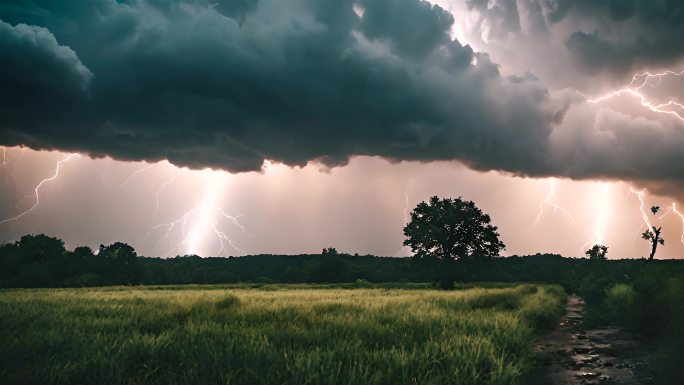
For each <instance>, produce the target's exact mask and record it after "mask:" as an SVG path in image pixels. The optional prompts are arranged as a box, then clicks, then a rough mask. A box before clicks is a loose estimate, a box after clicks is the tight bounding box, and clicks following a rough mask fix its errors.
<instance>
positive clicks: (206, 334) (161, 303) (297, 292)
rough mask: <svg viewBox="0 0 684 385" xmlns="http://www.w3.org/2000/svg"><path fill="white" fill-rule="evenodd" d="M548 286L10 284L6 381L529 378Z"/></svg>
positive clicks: (551, 306) (548, 316)
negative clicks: (536, 328) (57, 286)
mask: <svg viewBox="0 0 684 385" xmlns="http://www.w3.org/2000/svg"><path fill="white" fill-rule="evenodd" d="M563 301H564V293H563V292H562V290H559V289H558V288H554V287H548V286H529V285H523V286H518V287H510V288H502V289H482V288H475V289H468V290H461V291H454V292H443V291H435V290H401V289H394V290H384V289H383V290H379V289H354V290H347V289H316V288H313V289H312V288H310V287H306V286H304V287H283V288H281V289H278V290H266V289H238V290H225V289H218V290H204V287H202V286H197V287H181V288H179V290H173V291H169V290H149V289H144V288H132V289H124V288H111V289H107V288H106V289H95V290H93V289H87V290H86V289H66V290H64V289H62V290H20V291H18V290H9V291H8V290H6V291H2V292H0V373H1V375H2V379H3V380H2V382H3V384H8V385H12V384H24V383H36V384H38V383H40V384H48V385H49V384H84V383H113V384H225V383H236V384H364V385H373V384H416V383H418V384H425V385H430V384H439V385H442V384H472V385H478V384H492V385H494V384H501V385H503V384H520V383H522V378H523V375H524V374H525V372H526V370H527V369H528V368H529V366H530V364H531V362H532V360H531V354H532V349H531V342H532V340H533V338H534V335H535V333H534V325H537V324H538V323H540V321H539V320H547V321H541V323H547V322H551V321H549V320H552V319H555V318H556V317H557V316H558V314H559V312H558V306H557V305H558V304H559V303H563Z"/></svg>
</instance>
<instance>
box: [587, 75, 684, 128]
mask: <svg viewBox="0 0 684 385" xmlns="http://www.w3.org/2000/svg"><path fill="white" fill-rule="evenodd" d="M667 75H670V76H682V75H684V71H680V72H674V71H665V72H659V73H650V72H643V73H640V74H636V75H634V76H633V77H632V81H631V82H630V83H629V84H628V85H627V86H626V87H624V88H621V89H619V90H617V91H613V92H611V93H608V94H606V95H603V96H600V97H598V98H596V99H588V101H589V102H590V103H599V102H602V101H606V100H608V99H611V98H614V97H618V96H622V95H631V96H634V97H636V98H637V99H639V102H640V103H641V105H642V106H644V107H646V108H648V109H649V110H651V111H653V112H658V113H662V114H670V115H672V116H674V117H676V118H677V119H679V120H681V121H682V122H684V104H681V103H678V102H675V101H674V100H668V101H667V102H666V103H654V102H651V101H649V100H648V98H647V96H646V95H644V94H643V93H642V90H643V88H644V87H646V85H649V84H650V85H653V86H657V85H659V84H660V82H661V81H662V79H663V77H665V76H667ZM653 80H655V84H653Z"/></svg>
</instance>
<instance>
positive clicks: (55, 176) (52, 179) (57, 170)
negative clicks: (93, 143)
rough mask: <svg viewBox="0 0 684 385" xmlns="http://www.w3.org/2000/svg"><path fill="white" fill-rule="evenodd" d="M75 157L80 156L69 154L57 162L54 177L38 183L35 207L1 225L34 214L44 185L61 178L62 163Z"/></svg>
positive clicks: (34, 193)
mask: <svg viewBox="0 0 684 385" xmlns="http://www.w3.org/2000/svg"><path fill="white" fill-rule="evenodd" d="M75 157H80V155H78V154H69V156H67V157H66V158H64V159H62V160H60V161H58V162H57V165H56V166H55V173H54V175H52V176H51V177H49V178H45V179H43V180H41V181H40V182H39V183H38V185H36V188H35V189H34V190H33V195H34V196H35V198H36V201H35V203H34V204H33V206H31V207H30V208H29V209H28V210H25V211H23V212H22V213H20V214H19V215H17V216H15V217H12V218H7V219H5V220H2V221H0V225H1V224H3V223H8V222H14V221H16V220H18V219H19V218H21V217H23V216H25V215H27V214H29V213H31V212H32V211H33V210H35V209H36V208H38V207H39V206H40V188H41V187H43V185H44V184H46V183H48V182H52V181H54V180H55V179H57V178H58V177H59V170H60V168H61V167H62V163H64V162H67V161H69V160H70V159H72V158H75ZM4 165H5V153H4V147H3V167H4Z"/></svg>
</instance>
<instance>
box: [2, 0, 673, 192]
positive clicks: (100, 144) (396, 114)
mask: <svg viewBox="0 0 684 385" xmlns="http://www.w3.org/2000/svg"><path fill="white" fill-rule="evenodd" d="M483 4H484V3H482V2H478V3H473V5H472V7H473V9H480V10H481V11H482V12H484V11H485V8H483V7H484V6H483ZM513 4H514V3H513ZM537 5H538V4H537ZM478 7H479V8H478ZM635 7H636V8H635V9H634V10H632V11H630V12H631V13H630V12H628V13H626V14H625V13H619V12H618V13H615V12H613V13H610V12H608V11H605V12H604V11H603V10H595V11H593V12H594V14H596V15H598V16H596V17H597V20H599V18H610V20H611V22H614V23H615V25H618V24H620V23H628V22H634V23H638V24H639V25H640V28H642V29H643V31H644V34H647V35H648V36H651V37H652V39H651V40H650V41H652V46H653V47H656V46H660V45H667V41H665V40H666V39H665V38H664V37H663V36H664V32H663V31H665V30H667V29H668V28H670V29H678V30H679V31H678V32H677V33H679V34H680V35H681V33H682V32H681V27H678V26H675V25H674V24H672V23H669V22H668V23H669V24H668V23H663V24H662V25H659V26H657V27H655V26H651V25H650V24H648V22H650V21H651V18H648V17H646V16H644V17H641V16H637V15H640V13H639V12H640V11H643V9H642V8H644V7H645V6H640V5H637V6H635ZM533 8H534V7H529V9H533ZM535 9H538V10H539V12H542V13H543V15H544V17H545V18H546V19H545V20H546V21H547V23H551V22H555V20H559V21H560V20H565V19H567V18H568V17H570V16H569V15H571V14H572V13H573V12H575V13H578V12H589V11H585V9H589V6H585V5H573V4H565V2H559V3H558V5H557V7H556V8H555V9H552V10H549V9H548V7H546V8H543V7H541V6H538V7H537V8H535ZM486 10H488V11H490V9H489V8H487V9H486ZM512 12H515V15H513V16H515V17H518V16H517V15H518V9H517V8H516V7H514V6H508V7H505V8H502V9H501V10H499V11H497V12H496V13H495V14H493V15H494V16H492V17H494V19H492V20H493V21H492V26H493V27H492V29H491V37H492V38H499V37H500V38H503V37H505V36H506V31H508V30H511V31H514V32H515V31H518V30H520V29H521V28H522V27H521V24H520V22H519V21H518V22H516V19H515V17H510V15H512ZM663 12H664V11H663ZM523 14H524V15H525V17H528V16H529V12H528V11H526V12H525V13H523ZM604 14H605V15H604ZM601 15H603V16H601ZM456 16H457V17H458V15H456ZM520 17H522V16H520ZM0 19H1V20H2V21H3V22H2V24H0V47H1V50H0V63H2V70H1V71H0V84H2V93H1V95H2V96H0V101H1V102H2V103H0V113H1V114H2V118H0V127H2V130H1V131H0V144H2V145H9V146H11V145H27V146H30V147H32V148H34V149H60V150H64V151H79V152H85V153H88V154H90V155H91V156H95V157H98V156H111V157H113V158H116V159H123V160H148V161H156V160H161V159H168V160H169V161H171V162H172V163H174V164H176V165H181V166H190V167H193V168H202V167H214V168H222V169H226V170H229V171H250V170H259V169H261V168H262V165H263V163H264V161H265V160H266V159H268V160H271V161H276V162H282V163H284V164H287V165H304V164H306V163H307V162H310V161H320V162H322V163H323V164H325V165H327V166H338V165H344V164H346V163H347V162H348V161H349V159H350V158H351V157H353V156H357V155H370V156H380V157H383V158H386V159H389V160H392V161H403V160H418V161H434V160H457V161H461V162H463V163H465V164H467V165H468V166H470V167H471V168H474V169H478V170H489V169H496V170H503V171H506V172H511V173H514V174H520V175H532V176H549V175H561V176H570V177H576V178H587V177H608V178H611V177H616V178H617V177H620V178H623V177H624V178H633V179H652V180H658V181H662V180H666V181H667V180H679V179H681V178H683V177H684V170H683V169H682V167H683V166H682V164H684V162H682V155H681V154H682V153H683V151H682V150H683V149H684V136H683V135H684V134H682V129H681V128H682V127H681V124H679V123H678V122H670V121H667V122H664V123H663V122H661V121H660V120H658V117H655V118H654V117H645V118H639V119H640V120H639V119H633V118H632V117H631V116H629V117H623V116H622V115H620V114H621V112H619V111H613V110H605V109H604V108H602V107H599V106H594V105H588V104H587V102H586V98H585V97H584V96H582V95H581V94H578V93H575V92H573V91H572V90H559V91H553V92H552V91H549V90H548V88H547V86H545V85H544V84H542V82H541V81H540V80H539V79H538V78H537V77H536V76H535V75H534V74H532V73H529V72H527V73H522V74H519V75H516V76H502V75H501V71H500V67H499V65H498V64H496V63H494V62H493V61H492V60H491V59H490V57H489V55H487V54H486V53H484V52H475V51H474V50H473V49H472V48H471V47H470V46H468V45H465V44H462V43H461V42H459V41H458V40H456V39H454V38H452V36H451V29H452V26H453V25H454V15H452V14H451V13H449V12H447V11H445V10H444V9H442V8H441V7H439V6H437V5H432V4H430V3H428V2H425V1H418V0H410V1H408V0H407V1H392V0H384V1H381V0H361V1H357V2H352V1H322V2H317V1H288V2H281V1H272V0H266V1H264V0H262V1H259V2H256V1H237V2H235V1H219V2H208V1H207V2H205V1H194V2H190V1H113V0H100V1H88V2H80V1H65V2H54V1H47V0H46V1H34V2H24V1H16V2H9V3H4V4H2V5H0ZM549 20H550V21H549ZM601 20H602V19H601ZM651 27H653V28H651ZM539 28H541V24H540V26H539ZM580 32H581V31H580ZM610 32H611V30H609V29H608V28H606V29H605V30H600V31H598V32H596V33H597V34H596V35H592V34H586V33H585V35H581V36H580V35H572V36H570V37H569V40H568V41H567V48H568V49H570V51H572V52H573V53H574V54H575V55H576V57H577V58H578V60H579V61H581V63H582V64H583V65H585V66H586V67H587V68H588V69H590V70H592V71H594V68H597V70H596V71H600V70H602V69H604V68H610V69H611V70H613V69H614V67H615V66H616V65H617V64H614V63H618V64H620V65H623V66H625V68H620V69H619V70H620V71H623V72H624V71H627V70H629V69H631V68H632V67H633V64H631V63H633V62H636V61H637V60H641V58H642V57H637V56H635V55H632V54H630V53H629V52H632V51H629V49H625V47H627V46H628V45H629V44H632V43H633V44H637V43H639V44H641V43H640V40H639V36H637V37H634V38H633V39H632V40H629V38H631V37H629V36H627V37H625V36H624V34H620V36H617V37H616V36H613V35H609V34H610ZM618 32H619V30H618ZM582 33H584V32H582ZM574 36H579V37H574ZM644 36H646V35H644ZM608 37H611V38H614V39H625V40H619V43H620V44H617V43H616V41H617V40H616V41H612V40H608ZM578 39H579V40H578ZM680 41H681V39H680ZM606 42H610V44H613V45H611V47H614V50H613V51H615V53H614V56H615V55H616V56H615V58H610V57H606V58H603V59H601V58H599V56H600V55H599V54H592V53H591V52H593V51H600V52H599V53H600V54H601V55H613V51H611V50H610V49H606V48H605V47H603V46H602V44H604V43H605V44H608V43H606ZM630 42H631V43H630ZM655 51H656V49H655V48H653V50H650V51H648V52H655ZM676 51H677V50H676V49H674V50H672V51H671V54H670V56H668V59H667V60H671V59H672V58H674V57H676V55H677V54H676ZM584 52H589V53H588V54H587V55H586V58H589V59H591V60H597V61H596V62H589V61H587V60H589V59H586V58H584V56H582V55H584ZM625 52H627V53H625ZM634 52H637V51H634ZM639 52H641V51H639ZM648 52H647V54H648V55H651V54H649V53H648ZM620 55H622V56H620ZM625 55H626V56H625ZM630 55H631V56H630ZM642 56H643V55H642ZM649 57H652V58H653V60H656V59H657V57H656V56H655V54H653V55H651V56H649ZM616 58H617V59H616ZM625 58H626V59H625ZM658 60H660V59H658ZM662 60H665V58H663V59H662ZM672 60H673V59H672ZM623 63H624V64H623ZM568 114H569V115H571V118H568V117H567V116H566V115H568ZM626 120H628V121H626ZM654 125H657V126H654ZM622 127H626V128H625V130H621V128H622ZM642 137H648V138H654V139H653V143H655V144H654V145H657V150H658V151H657V152H656V151H654V153H653V154H652V155H653V158H650V160H649V162H648V163H644V162H643V158H642V155H640V153H639V150H640V149H641V148H643V147H641V145H640V143H642V142H640V140H641V139H640V138H642ZM607 151H610V152H607ZM672 162H679V163H672Z"/></svg>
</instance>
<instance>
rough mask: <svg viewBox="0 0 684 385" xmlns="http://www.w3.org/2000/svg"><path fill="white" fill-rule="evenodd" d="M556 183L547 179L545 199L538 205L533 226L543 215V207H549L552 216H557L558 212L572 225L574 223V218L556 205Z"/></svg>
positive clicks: (552, 179) (554, 180)
mask: <svg viewBox="0 0 684 385" xmlns="http://www.w3.org/2000/svg"><path fill="white" fill-rule="evenodd" d="M557 182H558V181H557V180H556V179H555V178H551V179H549V191H548V192H547V193H546V197H544V200H542V201H541V202H540V203H539V211H538V212H537V217H536V218H535V219H534V222H533V223H532V225H533V226H535V225H537V224H538V223H539V221H540V220H541V217H542V216H543V215H544V206H551V208H552V209H553V213H554V214H558V212H560V213H561V214H563V215H564V216H566V217H567V218H568V219H569V220H570V222H571V223H572V224H573V225H574V224H575V223H576V222H575V218H574V217H573V216H572V215H571V214H570V212H569V211H568V210H566V209H565V208H563V207H561V206H560V204H559V203H558V197H557V196H556V183H557Z"/></svg>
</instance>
